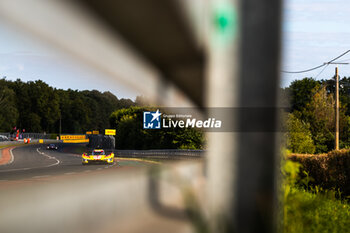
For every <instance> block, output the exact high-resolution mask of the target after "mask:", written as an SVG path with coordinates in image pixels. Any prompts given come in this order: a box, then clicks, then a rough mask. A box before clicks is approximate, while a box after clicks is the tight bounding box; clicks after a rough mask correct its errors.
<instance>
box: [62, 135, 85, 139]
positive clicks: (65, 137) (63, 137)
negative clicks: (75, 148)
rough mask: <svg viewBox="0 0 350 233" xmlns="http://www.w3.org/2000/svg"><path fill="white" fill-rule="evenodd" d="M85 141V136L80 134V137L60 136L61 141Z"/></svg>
mask: <svg viewBox="0 0 350 233" xmlns="http://www.w3.org/2000/svg"><path fill="white" fill-rule="evenodd" d="M83 139H86V135H85V134H80V135H69V134H67V135H61V140H83Z"/></svg>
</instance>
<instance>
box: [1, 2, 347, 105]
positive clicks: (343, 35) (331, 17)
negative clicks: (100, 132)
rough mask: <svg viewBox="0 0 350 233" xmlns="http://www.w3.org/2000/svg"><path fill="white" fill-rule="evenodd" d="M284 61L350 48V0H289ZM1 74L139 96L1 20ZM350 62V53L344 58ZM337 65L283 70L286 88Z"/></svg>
mask: <svg viewBox="0 0 350 233" xmlns="http://www.w3.org/2000/svg"><path fill="white" fill-rule="evenodd" d="M283 15H284V18H283V23H282V32H283V40H282V62H281V63H282V64H281V66H282V67H281V69H282V70H285V71H299V70H304V69H308V68H311V67H314V66H317V65H320V64H323V62H326V61H329V60H331V59H332V58H334V57H336V56H338V55H340V54H341V53H343V52H345V51H347V50H348V49H350V1H348V0H319V1H316V0H286V1H284V7H283ZM0 35H1V36H0V78H2V77H4V76H6V77H7V79H9V80H16V79H17V78H20V79H21V80H23V81H33V80H37V79H41V80H43V81H45V82H46V83H48V84H49V85H51V86H53V87H56V88H62V89H68V88H71V89H74V90H75V89H78V90H84V89H87V90H92V89H97V90H99V91H111V92H112V93H114V94H115V95H116V96H117V97H118V98H132V99H135V97H136V95H137V93H135V92H133V91H131V90H129V89H127V88H126V87H125V86H123V85H122V84H121V85H116V86H110V85H109V83H105V82H104V81H103V80H104V79H101V78H100V77H101V75H103V74H100V73H96V71H93V70H91V69H89V67H86V66H85V65H84V64H81V63H78V62H77V61H73V60H70V59H71V58H70V57H68V56H66V55H65V54H62V53H60V51H57V50H54V49H53V48H49V47H46V46H45V45H43V43H41V41H37V40H36V39H35V38H32V37H30V36H29V35H27V34H24V33H22V32H19V31H17V30H16V28H14V27H11V26H10V25H6V24H3V23H1V22H0ZM339 61H349V62H350V53H349V54H347V55H346V56H344V57H343V58H341V59H339ZM334 69H335V66H334V65H329V66H327V67H326V68H325V69H324V70H323V71H322V69H318V70H315V71H312V72H308V73H303V74H286V73H281V79H282V80H281V86H283V87H285V86H288V85H289V84H290V82H292V81H293V80H296V79H302V78H304V77H317V79H329V78H331V77H333V75H334ZM321 71H322V72H321ZM339 74H340V76H341V77H343V76H350V65H340V66H339Z"/></svg>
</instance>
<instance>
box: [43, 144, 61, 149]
mask: <svg viewBox="0 0 350 233" xmlns="http://www.w3.org/2000/svg"><path fill="white" fill-rule="evenodd" d="M57 149H58V147H57V146H56V145H55V144H50V145H48V146H47V147H46V150H57Z"/></svg>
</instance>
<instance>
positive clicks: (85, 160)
mask: <svg viewBox="0 0 350 233" xmlns="http://www.w3.org/2000/svg"><path fill="white" fill-rule="evenodd" d="M81 162H82V164H83V165H86V164H91V163H107V164H112V163H114V153H113V152H112V153H110V154H106V152H105V151H104V150H103V149H95V150H93V151H92V153H91V154H87V153H84V154H82V161H81Z"/></svg>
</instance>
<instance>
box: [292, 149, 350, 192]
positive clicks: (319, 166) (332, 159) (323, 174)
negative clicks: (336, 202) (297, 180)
mask: <svg viewBox="0 0 350 233" xmlns="http://www.w3.org/2000/svg"><path fill="white" fill-rule="evenodd" d="M288 159H290V160H291V161H295V162H299V163H300V164H301V166H302V169H301V172H300V175H301V177H302V178H303V177H305V176H306V175H308V176H310V177H312V179H313V181H312V182H310V184H311V185H312V186H319V187H322V188H323V189H334V190H339V191H340V192H341V193H342V195H343V196H348V195H350V170H349V167H350V151H349V150H340V151H331V152H328V153H327V154H318V155H311V154H291V155H289V156H288Z"/></svg>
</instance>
